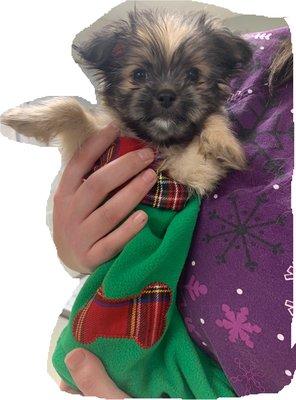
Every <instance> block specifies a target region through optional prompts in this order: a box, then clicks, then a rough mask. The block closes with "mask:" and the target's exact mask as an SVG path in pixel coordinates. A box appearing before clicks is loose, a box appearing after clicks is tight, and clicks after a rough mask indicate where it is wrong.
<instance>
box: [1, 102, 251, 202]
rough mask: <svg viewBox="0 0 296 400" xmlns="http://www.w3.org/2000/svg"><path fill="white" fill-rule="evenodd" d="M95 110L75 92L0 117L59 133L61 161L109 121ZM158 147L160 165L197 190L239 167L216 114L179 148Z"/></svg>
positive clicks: (38, 131) (235, 148) (30, 132)
mask: <svg viewBox="0 0 296 400" xmlns="http://www.w3.org/2000/svg"><path fill="white" fill-rule="evenodd" d="M98 111H101V112H91V111H89V110H87V109H86V108H84V107H83V106H82V105H81V104H80V103H79V102H78V101H77V100H76V99H75V98H62V97H61V98H54V99H51V100H46V101H42V102H39V104H31V105H26V106H22V107H17V108H14V109H12V110H9V111H7V112H6V113H4V114H3V115H2V117H1V123H3V124H5V125H8V126H10V127H12V128H13V129H15V130H16V131H18V132H20V133H22V134H24V135H26V136H30V137H35V138H37V139H39V140H42V141H43V142H46V143H49V142H50V140H51V139H52V138H53V137H55V136H56V135H59V137H60V138H61V142H62V143H61V147H62V153H63V158H64V161H65V162H67V161H69V159H70V158H71V157H72V155H73V154H74V152H75V151H76V150H77V149H78V148H79V147H80V146H81V144H82V143H83V142H84V140H86V139H87V138H88V137H89V136H91V135H94V134H99V131H100V129H102V128H103V127H104V126H106V124H107V123H108V122H110V121H111V119H112V118H111V116H110V115H109V114H108V113H106V111H104V110H103V109H101V110H98ZM118 122H119V121H118ZM160 151H161V152H162V153H163V156H164V157H165V163H164V164H163V165H162V167H161V170H166V171H168V173H169V175H170V176H171V177H172V178H174V179H176V180H177V181H179V182H181V183H184V184H186V185H187V186H189V187H190V188H192V189H193V190H195V191H196V192H197V193H199V194H200V195H202V196H203V195H205V194H206V193H208V192H210V191H212V190H213V189H214V188H215V186H216V185H217V183H218V182H219V180H220V179H221V178H222V177H223V176H225V175H226V172H227V169H228V168H234V169H241V168H243V167H244V163H245V159H244V155H243V151H242V149H241V146H240V145H239V142H238V141H237V140H236V139H235V138H234V136H233V134H232V132H231V131H230V129H229V127H228V121H227V118H226V117H224V116H223V115H220V114H217V115H212V116H210V117H209V118H208V121H207V122H206V125H205V129H204V130H203V131H202V133H201V135H200V137H196V138H195V139H194V140H193V141H192V142H191V143H190V144H189V145H188V146H186V147H185V148H184V147H183V146H172V147H170V148H169V149H160Z"/></svg>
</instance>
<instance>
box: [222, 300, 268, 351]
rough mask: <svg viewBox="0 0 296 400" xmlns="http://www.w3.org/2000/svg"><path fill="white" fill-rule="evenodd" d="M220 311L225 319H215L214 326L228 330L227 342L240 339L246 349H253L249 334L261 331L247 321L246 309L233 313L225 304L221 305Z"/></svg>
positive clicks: (234, 341)
mask: <svg viewBox="0 0 296 400" xmlns="http://www.w3.org/2000/svg"><path fill="white" fill-rule="evenodd" d="M222 311H224V313H225V317H226V318H227V319H225V318H223V319H222V320H221V319H217V320H216V325H218V326H219V327H220V328H225V329H226V330H228V339H229V341H230V342H232V343H236V342H237V341H238V340H239V339H240V340H241V341H242V342H243V343H244V344H245V345H246V346H247V347H249V348H251V349H253V348H254V343H253V342H252V340H251V338H250V334H252V333H260V332H261V331H262V329H261V328H260V327H259V326H258V325H255V324H251V322H248V321H247V319H248V315H249V310H248V308H247V307H242V308H241V309H240V311H239V312H237V313H235V312H234V311H232V310H231V308H230V307H229V306H228V305H227V304H223V305H222Z"/></svg>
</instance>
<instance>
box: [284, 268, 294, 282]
mask: <svg viewBox="0 0 296 400" xmlns="http://www.w3.org/2000/svg"><path fill="white" fill-rule="evenodd" d="M284 277H285V281H292V280H293V279H294V275H293V265H290V267H289V268H288V269H287V272H286V273H285V274H284Z"/></svg>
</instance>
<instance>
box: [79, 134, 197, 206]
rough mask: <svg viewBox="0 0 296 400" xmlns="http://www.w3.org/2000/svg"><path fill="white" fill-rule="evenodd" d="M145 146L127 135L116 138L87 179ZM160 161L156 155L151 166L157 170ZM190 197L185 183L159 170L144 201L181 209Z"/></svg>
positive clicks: (151, 204)
mask: <svg viewBox="0 0 296 400" xmlns="http://www.w3.org/2000/svg"><path fill="white" fill-rule="evenodd" d="M143 147H145V143H144V142H142V141H140V140H138V139H134V138H126V137H120V138H118V139H116V141H115V142H114V143H113V144H112V145H111V146H110V147H109V148H108V149H107V150H106V151H105V153H104V154H103V155H102V156H101V157H100V158H99V159H98V160H97V162H96V163H95V165H94V167H93V169H92V170H91V171H90V172H89V173H88V174H87V175H86V176H85V179H87V178H88V177H89V176H90V175H91V174H92V173H93V172H95V171H96V170H97V169H99V168H101V167H103V166H104V165H106V164H108V163H109V162H110V161H113V160H115V159H116V158H118V157H120V156H122V155H124V154H126V153H129V152H130V151H134V150H138V149H141V148H143ZM155 153H156V152H155ZM158 163H159V159H157V157H156V160H155V161H154V162H153V163H152V164H151V168H154V169H155V170H157V165H158ZM189 198H190V192H189V190H188V188H187V187H186V186H185V185H182V184H181V183H178V182H177V181H175V180H173V179H172V178H170V177H169V176H166V175H164V174H163V172H159V173H158V179H157V182H156V184H155V185H154V186H153V188H152V189H151V190H150V191H149V193H148V194H147V195H146V196H145V197H144V199H143V200H142V203H143V204H148V205H150V206H152V207H156V208H166V209H171V210H174V211H179V210H181V209H182V208H184V207H185V205H186V203H187V201H188V200H189Z"/></svg>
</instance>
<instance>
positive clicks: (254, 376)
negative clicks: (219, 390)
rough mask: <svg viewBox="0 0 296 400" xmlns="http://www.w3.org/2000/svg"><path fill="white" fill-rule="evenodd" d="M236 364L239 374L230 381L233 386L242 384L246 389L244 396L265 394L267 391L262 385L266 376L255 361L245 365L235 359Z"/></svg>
mask: <svg viewBox="0 0 296 400" xmlns="http://www.w3.org/2000/svg"><path fill="white" fill-rule="evenodd" d="M234 363H235V364H236V365H237V369H238V374H237V375H236V376H230V381H231V383H233V384H238V383H240V384H241V385H242V386H243V388H244V393H243V396H246V395H248V394H251V393H264V392H265V389H264V387H263V386H262V384H261V381H262V380H263V378H264V374H263V372H262V371H261V370H259V369H257V367H256V364H255V363H254V361H250V363H249V364H244V363H243V362H242V361H241V360H240V359H238V358H235V359H234Z"/></svg>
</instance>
